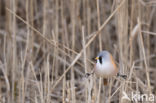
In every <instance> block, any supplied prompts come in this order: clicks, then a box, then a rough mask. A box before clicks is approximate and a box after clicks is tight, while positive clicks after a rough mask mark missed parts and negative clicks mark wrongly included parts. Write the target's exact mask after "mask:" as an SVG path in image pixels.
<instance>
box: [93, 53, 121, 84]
mask: <svg viewBox="0 0 156 103" xmlns="http://www.w3.org/2000/svg"><path fill="white" fill-rule="evenodd" d="M95 60H96V64H95V66H94V70H93V72H94V73H95V74H96V75H97V76H98V77H103V82H104V85H107V79H108V78H110V77H113V76H115V75H117V73H118V72H119V69H118V68H117V65H116V63H115V60H114V58H113V56H112V55H111V53H109V52H108V51H106V50H103V51H101V52H100V53H99V54H98V55H97V57H96V58H95Z"/></svg>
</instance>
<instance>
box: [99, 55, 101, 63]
mask: <svg viewBox="0 0 156 103" xmlns="http://www.w3.org/2000/svg"><path fill="white" fill-rule="evenodd" d="M99 61H100V63H101V64H102V57H101V56H100V57H99Z"/></svg>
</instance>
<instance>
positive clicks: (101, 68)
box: [95, 62, 116, 77]
mask: <svg viewBox="0 0 156 103" xmlns="http://www.w3.org/2000/svg"><path fill="white" fill-rule="evenodd" d="M95 74H96V75H97V76H101V77H111V76H114V75H115V74H116V69H115V68H114V66H113V65H112V64H111V63H110V62H105V63H102V64H101V63H97V64H96V66H95Z"/></svg>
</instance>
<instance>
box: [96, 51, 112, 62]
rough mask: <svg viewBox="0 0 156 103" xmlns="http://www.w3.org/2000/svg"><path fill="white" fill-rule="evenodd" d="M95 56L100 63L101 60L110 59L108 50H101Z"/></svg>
mask: <svg viewBox="0 0 156 103" xmlns="http://www.w3.org/2000/svg"><path fill="white" fill-rule="evenodd" d="M97 57H98V60H99V62H100V63H101V64H102V62H104V61H107V60H109V59H110V53H109V52H108V51H106V50H104V51H101V52H100V53H99V54H98V56H97ZM98 60H97V61H98Z"/></svg>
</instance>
